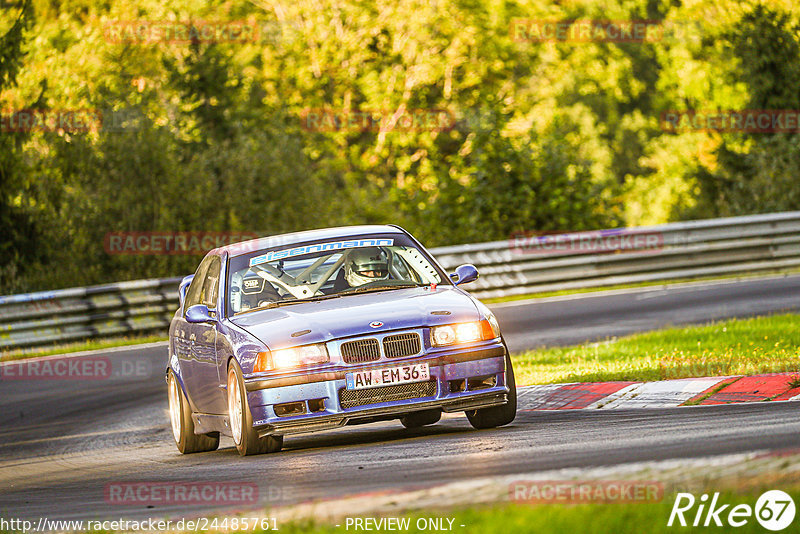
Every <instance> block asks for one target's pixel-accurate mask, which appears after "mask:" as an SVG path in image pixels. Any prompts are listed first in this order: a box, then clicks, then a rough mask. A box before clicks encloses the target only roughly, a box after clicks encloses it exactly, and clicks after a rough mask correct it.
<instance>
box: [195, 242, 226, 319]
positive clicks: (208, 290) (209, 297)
mask: <svg viewBox="0 0 800 534" xmlns="http://www.w3.org/2000/svg"><path fill="white" fill-rule="evenodd" d="M221 268H222V262H221V261H220V259H219V257H218V256H214V258H213V259H212V260H211V263H210V264H209V266H208V271H207V272H206V276H205V281H204V282H203V290H202V293H201V295H200V302H201V303H202V304H205V305H206V306H208V309H209V310H212V311H213V310H214V309H216V307H217V295H218V293H219V273H220V270H221Z"/></svg>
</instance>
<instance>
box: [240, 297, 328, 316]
mask: <svg viewBox="0 0 800 534" xmlns="http://www.w3.org/2000/svg"><path fill="white" fill-rule="evenodd" d="M340 296H341V293H335V294H333V295H317V296H316V297H308V298H305V299H291V300H275V301H272V302H270V303H268V304H265V305H263V306H256V307H255V308H250V309H249V310H244V311H240V312H237V313H234V315H243V314H245V313H250V312H254V311H259V310H270V309H272V308H279V307H281V306H285V305H288V304H300V303H301V302H312V301H319V300H328V299H335V298H337V297H340Z"/></svg>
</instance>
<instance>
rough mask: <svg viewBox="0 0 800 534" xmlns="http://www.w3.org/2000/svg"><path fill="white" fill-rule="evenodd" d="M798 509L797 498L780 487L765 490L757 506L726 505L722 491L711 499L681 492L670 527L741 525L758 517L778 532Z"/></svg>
mask: <svg viewBox="0 0 800 534" xmlns="http://www.w3.org/2000/svg"><path fill="white" fill-rule="evenodd" d="M795 512H796V510H795V505H794V500H792V497H791V496H790V495H789V494H787V493H785V492H783V491H781V490H770V491H767V492H765V493H763V494H762V495H761V496H760V497H759V498H758V500H757V501H756V505H755V508H753V507H751V506H750V505H749V504H737V505H736V506H733V507H732V506H731V505H730V504H723V503H721V502H720V497H719V493H714V495H713V496H711V499H710V501H709V496H708V495H707V494H705V493H704V494H703V495H701V496H700V498H699V499H696V498H695V496H694V495H692V494H691V493H678V495H677V496H676V497H675V504H674V505H673V506H672V512H670V514H669V521H667V526H668V527H671V526H673V525H675V526H681V527H685V526H688V525H691V526H693V527H708V526H714V527H721V526H730V527H742V526H744V525H746V524H747V523H748V522H749V521H751V520H752V519H753V517H755V519H756V521H758V523H759V524H760V525H761V526H762V527H764V528H765V529H767V530H772V531H774V532H777V531H781V530H784V529H785V528H787V527H788V526H789V525H791V524H792V521H794V516H795Z"/></svg>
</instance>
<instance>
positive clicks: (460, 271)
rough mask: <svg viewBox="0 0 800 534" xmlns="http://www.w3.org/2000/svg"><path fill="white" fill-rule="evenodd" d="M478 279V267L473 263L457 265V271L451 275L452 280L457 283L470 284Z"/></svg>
mask: <svg viewBox="0 0 800 534" xmlns="http://www.w3.org/2000/svg"><path fill="white" fill-rule="evenodd" d="M477 279H478V269H477V268H476V267H475V266H474V265H472V264H471V263H465V264H464V265H459V266H458V267H456V272H454V273H453V274H451V275H450V280H452V281H453V283H454V284H455V285H461V284H468V283H469V282H474V281H475V280H477Z"/></svg>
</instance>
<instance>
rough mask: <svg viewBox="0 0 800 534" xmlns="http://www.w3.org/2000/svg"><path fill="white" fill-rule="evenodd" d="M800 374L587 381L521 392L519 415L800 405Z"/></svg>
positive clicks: (518, 393) (518, 394) (523, 388)
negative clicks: (773, 403) (743, 404)
mask: <svg viewBox="0 0 800 534" xmlns="http://www.w3.org/2000/svg"><path fill="white" fill-rule="evenodd" d="M799 376H800V375H798V374H797V373H782V374H767V375H755V376H722V377H706V378H682V379H679V380H664V381H661V382H588V383H574V384H547V385H542V386H521V387H519V388H517V396H518V401H517V403H518V409H519V410H580V409H587V408H591V409H615V408H669V407H674V406H683V405H687V404H688V405H709V404H732V403H739V402H763V401H789V400H800V387H794V388H793V387H791V385H790V383H791V382H792V381H795V380H797V379H798V377H799Z"/></svg>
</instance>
